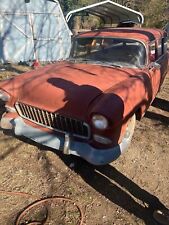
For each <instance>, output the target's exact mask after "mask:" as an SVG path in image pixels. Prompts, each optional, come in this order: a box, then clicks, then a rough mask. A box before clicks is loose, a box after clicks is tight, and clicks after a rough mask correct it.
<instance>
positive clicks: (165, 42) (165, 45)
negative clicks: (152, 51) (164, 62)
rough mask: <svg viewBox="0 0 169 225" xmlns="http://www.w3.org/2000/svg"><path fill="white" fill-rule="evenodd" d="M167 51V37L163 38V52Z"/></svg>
mask: <svg viewBox="0 0 169 225" xmlns="http://www.w3.org/2000/svg"><path fill="white" fill-rule="evenodd" d="M165 53H167V37H163V38H162V54H165Z"/></svg>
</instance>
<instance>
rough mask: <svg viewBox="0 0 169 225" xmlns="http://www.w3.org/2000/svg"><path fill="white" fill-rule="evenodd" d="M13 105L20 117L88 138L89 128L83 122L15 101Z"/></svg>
mask: <svg viewBox="0 0 169 225" xmlns="http://www.w3.org/2000/svg"><path fill="white" fill-rule="evenodd" d="M15 107H16V110H17V112H18V113H19V115H20V116H21V117H23V118H25V119H28V120H30V121H32V122H35V123H37V124H39V125H42V126H44V127H47V128H50V129H52V130H56V131H59V132H62V133H70V134H71V135H73V136H77V137H80V138H85V139H88V138H89V134H90V129H89V126H88V124H86V123H85V122H82V121H79V120H76V119H72V118H69V117H65V116H63V115H60V114H58V113H51V112H48V111H46V110H42V109H38V108H36V107H33V106H30V105H26V104H23V103H19V102H18V103H16V105H15Z"/></svg>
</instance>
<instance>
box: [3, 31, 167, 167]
mask: <svg viewBox="0 0 169 225" xmlns="http://www.w3.org/2000/svg"><path fill="white" fill-rule="evenodd" d="M168 59H169V55H168V52H167V35H166V33H165V31H162V30H159V29H144V28H107V29H101V30H93V31H89V32H85V33H80V34H78V35H77V36H76V37H75V38H74V40H73V42H72V49H71V53H70V57H69V58H68V59H67V60H65V61H60V62H56V63H55V64H50V65H47V66H44V67H41V68H39V69H37V70H33V71H29V72H26V73H24V74H21V75H19V76H15V77H13V78H11V79H8V80H4V81H1V82H0V99H1V100H2V101H4V102H5V109H6V112H5V113H4V114H3V116H2V118H1V124H0V126H1V128H3V129H12V130H14V133H15V135H18V136H25V137H27V138H30V139H32V140H34V141H35V142H37V143H40V144H42V145H45V146H48V147H51V148H53V149H56V150H61V151H62V152H63V153H65V154H73V155H77V156H80V157H81V158H83V159H85V160H87V161H88V162H90V163H91V164H95V165H104V164H108V163H110V162H112V161H113V160H116V159H117V158H118V157H119V156H120V155H121V153H122V152H124V151H125V150H126V149H127V148H128V146H129V144H130V142H131V138H132V135H133V132H134V128H135V123H136V119H138V120H140V119H141V118H142V117H143V116H144V114H145V112H146V110H147V109H148V107H149V106H150V105H151V103H152V102H153V100H154V98H155V97H156V95H157V93H158V91H159V90H160V87H161V85H162V83H163V81H164V78H165V76H166V74H167V71H168V62H169V60H168Z"/></svg>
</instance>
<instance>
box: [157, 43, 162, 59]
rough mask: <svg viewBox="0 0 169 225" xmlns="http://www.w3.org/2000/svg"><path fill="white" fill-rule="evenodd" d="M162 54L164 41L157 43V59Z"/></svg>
mask: <svg viewBox="0 0 169 225" xmlns="http://www.w3.org/2000/svg"><path fill="white" fill-rule="evenodd" d="M162 54H163V52H162V39H159V40H158V41H157V57H158V58H159V57H160V56H161V55H162Z"/></svg>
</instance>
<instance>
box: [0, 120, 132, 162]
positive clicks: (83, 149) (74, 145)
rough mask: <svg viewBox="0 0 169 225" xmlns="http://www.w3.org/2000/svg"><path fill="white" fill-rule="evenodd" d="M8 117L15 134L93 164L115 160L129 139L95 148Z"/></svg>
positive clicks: (125, 147)
mask: <svg viewBox="0 0 169 225" xmlns="http://www.w3.org/2000/svg"><path fill="white" fill-rule="evenodd" d="M3 119H5V120H6V118H2V119H1V124H2V122H3ZM8 119H9V123H10V124H12V127H13V129H14V133H15V135H17V136H25V137H27V138H30V139H31V140H33V141H35V142H37V143H40V144H42V145H45V146H48V147H51V148H53V149H56V150H60V151H62V152H63V153H65V154H72V155H76V156H79V157H81V158H83V159H85V160H86V161H88V162H89V163H91V164H94V165H105V164H108V163H110V162H112V161H114V160H116V159H117V158H118V157H119V156H120V155H121V153H122V152H123V151H124V150H126V149H127V147H128V145H129V143H130V140H128V139H126V140H125V139H123V141H122V142H121V143H120V145H117V146H115V147H113V148H109V149H96V148H94V147H92V146H91V145H89V144H88V143H85V142H79V141H76V140H74V139H73V138H71V137H70V136H69V135H56V134H53V133H48V132H44V131H42V130H40V129H37V128H34V127H32V126H29V125H27V124H26V123H25V122H24V120H23V119H22V118H20V117H17V118H15V119H12V118H11V119H10V118H8Z"/></svg>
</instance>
